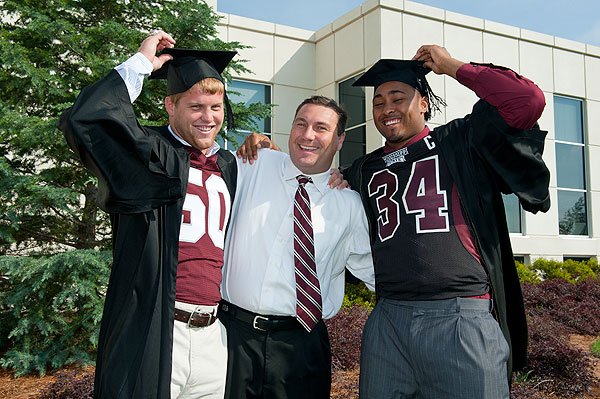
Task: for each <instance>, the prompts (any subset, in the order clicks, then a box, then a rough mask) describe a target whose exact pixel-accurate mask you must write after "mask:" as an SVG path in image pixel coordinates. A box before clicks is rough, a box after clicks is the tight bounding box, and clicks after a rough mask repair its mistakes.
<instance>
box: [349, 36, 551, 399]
mask: <svg viewBox="0 0 600 399" xmlns="http://www.w3.org/2000/svg"><path fill="white" fill-rule="evenodd" d="M430 70H432V71H434V72H435V73H436V74H438V75H448V76H451V77H452V78H454V79H456V80H457V81H458V82H459V83H461V84H462V85H464V86H466V87H468V88H469V89H471V90H473V91H474V92H475V94H476V95H477V96H478V97H479V98H480V100H479V101H478V102H477V103H476V104H475V106H474V107H473V111H472V113H471V114H470V115H467V116H465V117H464V118H460V119H456V120H453V121H452V122H450V123H447V124H445V125H442V126H439V127H436V128H435V129H433V130H430V129H429V128H428V127H427V126H426V125H425V121H426V120H428V119H429V118H430V116H431V110H432V109H433V110H437V109H439V107H440V106H441V105H445V104H443V101H442V100H441V99H440V98H439V97H437V96H436V95H434V94H433V92H432V91H431V88H430V87H429V85H428V83H427V80H426V79H425V74H426V73H427V72H429V71H430ZM354 85H355V86H373V87H374V90H375V91H374V96H373V120H374V122H375V126H376V127H377V130H379V132H380V133H381V134H382V135H383V137H384V138H385V145H384V146H383V147H382V148H379V149H377V150H375V151H374V152H372V153H370V154H367V155H365V156H363V157H361V158H359V159H358V160H356V161H355V162H354V163H353V164H352V166H351V167H350V168H349V169H347V170H346V171H345V172H344V175H345V177H346V179H347V180H348V182H349V183H350V185H351V186H352V187H353V188H354V189H355V190H358V191H359V192H360V194H361V198H362V201H363V205H364V207H365V210H366V213H367V216H368V219H369V222H370V229H371V245H372V250H373V256H374V264H375V277H376V290H377V294H378V298H379V300H378V303H377V306H376V307H375V309H374V310H373V312H372V313H371V316H370V317H369V320H368V321H367V324H366V325H365V329H364V332H363V341H362V355H361V367H360V397H361V398H362V399H369V398H376V399H385V398H413V397H419V398H446V399H447V398H478V399H486V398H495V399H497V398H508V397H509V381H510V376H511V371H512V370H513V368H514V369H520V368H522V367H523V365H524V363H525V360H526V359H525V357H526V347H527V326H526V320H525V312H524V306H523V298H522V294H521V288H520V285H519V281H518V278H517V272H516V269H515V264H514V261H513V254H512V250H511V247H510V240H509V234H508V229H507V225H506V219H505V214H504V208H503V202H502V197H501V192H503V193H515V194H516V195H517V196H518V197H519V200H520V202H521V206H522V207H523V208H524V209H525V210H527V211H530V212H533V213H535V212H537V211H542V212H545V211H547V210H548V208H549V207H550V200H549V194H548V183H549V172H548V169H547V168H546V166H545V164H544V162H543V161H542V151H543V146H544V137H545V133H546V132H543V131H540V130H539V128H538V126H537V123H536V121H537V120H538V118H539V117H540V115H541V114H542V111H543V109H544V106H545V101H544V95H543V93H542V92H541V90H540V89H539V88H538V87H537V86H536V85H535V84H534V83H533V82H531V81H530V80H528V79H526V78H523V77H521V76H519V75H518V74H517V73H515V72H513V71H511V70H509V69H507V68H502V67H496V66H493V65H481V64H466V63H463V62H461V61H459V60H456V59H454V58H452V57H451V56H450V54H449V53H448V52H447V51H446V49H444V48H442V47H439V46H435V45H431V46H429V45H427V46H422V47H421V48H420V49H419V50H418V51H417V53H416V55H415V57H413V60H410V61H401V60H380V61H378V62H377V63H376V64H375V65H374V66H373V67H372V68H370V69H369V70H368V71H367V72H365V74H364V75H363V76H361V77H360V78H359V79H358V80H357V81H356V82H355V84H354ZM507 373H508V374H507ZM507 375H508V378H507Z"/></svg>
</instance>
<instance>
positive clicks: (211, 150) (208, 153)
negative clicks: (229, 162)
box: [168, 125, 221, 157]
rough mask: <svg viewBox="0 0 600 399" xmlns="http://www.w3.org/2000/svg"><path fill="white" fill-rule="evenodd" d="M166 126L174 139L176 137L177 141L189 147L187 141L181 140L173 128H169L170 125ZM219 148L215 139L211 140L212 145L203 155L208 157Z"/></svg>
mask: <svg viewBox="0 0 600 399" xmlns="http://www.w3.org/2000/svg"><path fill="white" fill-rule="evenodd" d="M168 128H169V132H171V134H172V135H173V137H175V139H177V141H179V142H180V143H181V144H183V145H185V146H187V147H191V145H189V144H188V142H187V141H185V140H183V139H182V138H181V137H179V136H178V135H176V134H175V132H173V129H171V125H169V126H168ZM220 149H221V146H220V145H219V143H217V141H216V140H215V141H213V143H212V145H211V146H210V147H208V151H206V153H205V154H204V155H205V156H206V157H210V156H211V155H215V154H216V153H217V151H219V150H220Z"/></svg>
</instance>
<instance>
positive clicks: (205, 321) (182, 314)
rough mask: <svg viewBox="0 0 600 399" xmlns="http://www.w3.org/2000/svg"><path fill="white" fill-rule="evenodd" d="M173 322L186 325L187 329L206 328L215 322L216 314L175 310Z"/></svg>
mask: <svg viewBox="0 0 600 399" xmlns="http://www.w3.org/2000/svg"><path fill="white" fill-rule="evenodd" d="M175 320H177V321H182V322H184V323H186V324H187V325H188V327H208V326H210V325H211V324H213V323H214V322H215V321H216V320H217V315H216V312H215V314H212V313H199V312H186V311H185V310H181V309H177V308H175Z"/></svg>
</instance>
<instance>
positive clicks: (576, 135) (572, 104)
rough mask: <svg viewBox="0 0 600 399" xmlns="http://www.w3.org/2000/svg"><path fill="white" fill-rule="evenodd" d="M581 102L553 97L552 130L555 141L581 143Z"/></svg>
mask: <svg viewBox="0 0 600 399" xmlns="http://www.w3.org/2000/svg"><path fill="white" fill-rule="evenodd" d="M581 106H582V101H580V100H577V99H573V98H567V97H559V96H554V129H555V136H556V140H561V141H569V142H571V143H583V127H582V126H583V121H582V118H581V114H582V111H581Z"/></svg>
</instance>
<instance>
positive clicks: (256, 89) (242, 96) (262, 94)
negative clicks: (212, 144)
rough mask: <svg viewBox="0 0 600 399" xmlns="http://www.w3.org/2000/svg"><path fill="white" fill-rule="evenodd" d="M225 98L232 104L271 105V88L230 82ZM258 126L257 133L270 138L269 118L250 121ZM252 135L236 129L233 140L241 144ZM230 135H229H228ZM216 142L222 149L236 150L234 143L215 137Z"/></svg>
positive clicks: (242, 82)
mask: <svg viewBox="0 0 600 399" xmlns="http://www.w3.org/2000/svg"><path fill="white" fill-rule="evenodd" d="M227 97H228V98H229V101H230V102H232V103H244V104H245V105H247V106H248V105H250V104H254V103H260V104H270V103H271V86H269V85H265V84H261V83H254V82H246V81H244V80H232V81H231V82H229V84H228V85H227ZM252 120H253V121H254V122H255V123H256V125H257V126H258V132H259V133H262V134H264V135H266V136H269V137H271V118H254V119H252ZM250 133H252V132H251V131H249V130H243V129H237V130H236V131H235V136H236V137H235V139H236V141H237V142H238V144H241V143H242V142H243V140H244V137H246V136H247V135H249V134H250ZM230 134H231V133H230ZM217 142H218V143H219V145H220V146H221V147H222V148H225V149H229V150H233V149H235V148H236V146H235V143H233V142H229V141H228V140H225V139H223V137H221V136H217Z"/></svg>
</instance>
